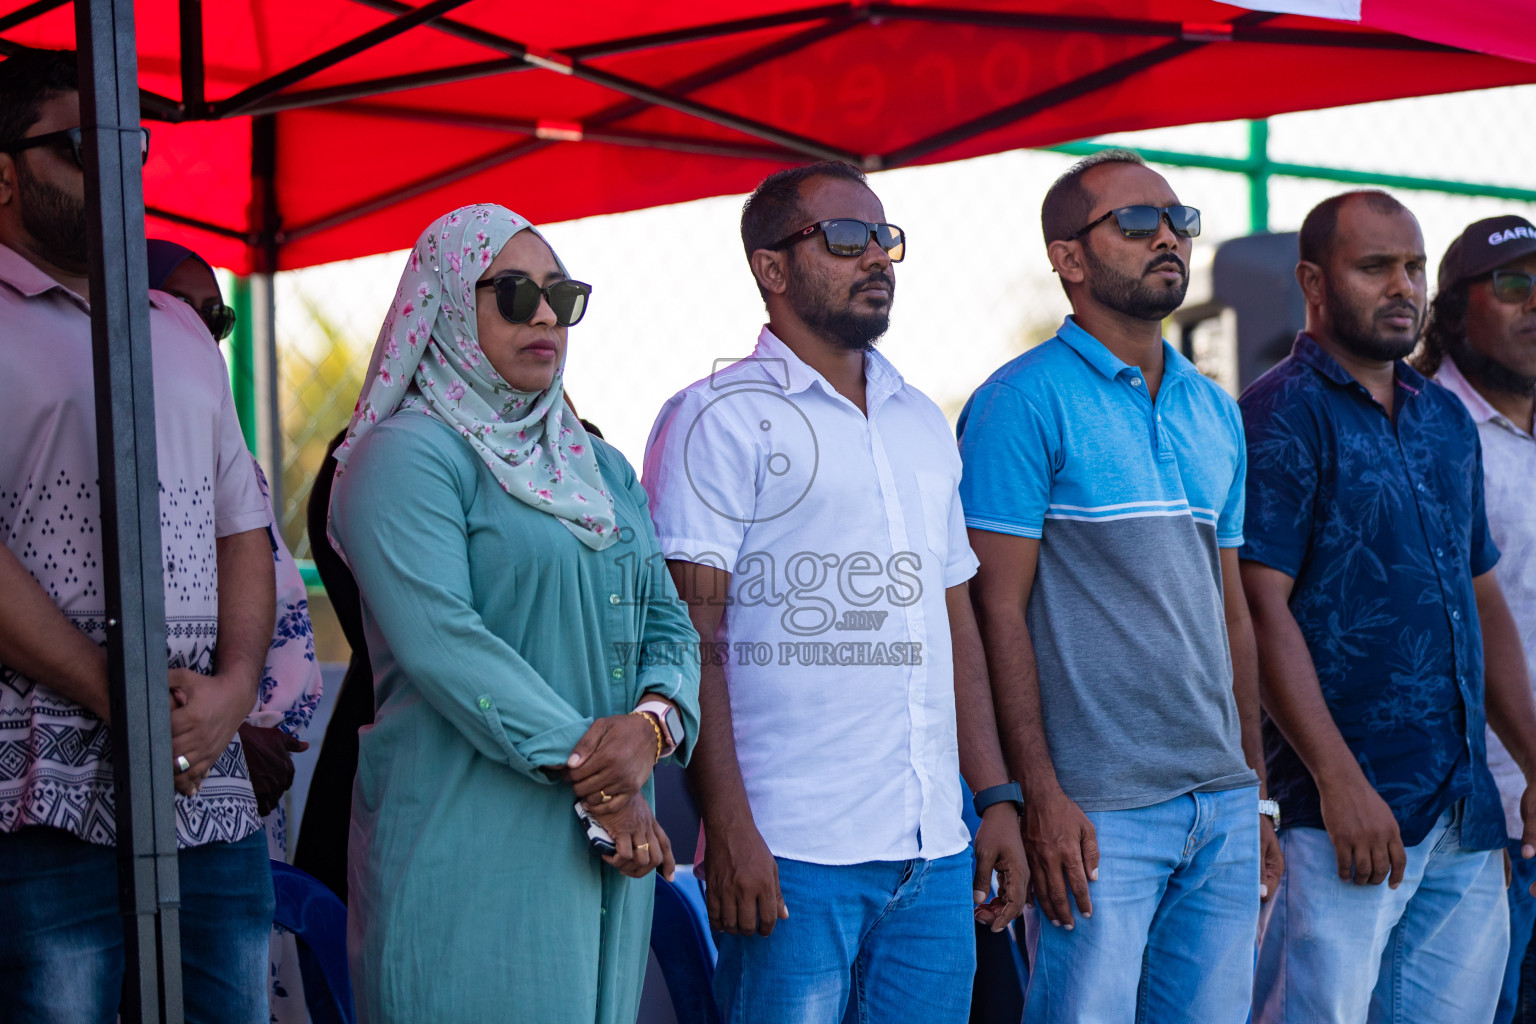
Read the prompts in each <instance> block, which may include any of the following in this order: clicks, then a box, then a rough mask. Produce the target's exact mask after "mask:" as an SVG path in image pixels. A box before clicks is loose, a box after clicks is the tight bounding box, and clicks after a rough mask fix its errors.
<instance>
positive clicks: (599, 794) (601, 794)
mask: <svg viewBox="0 0 1536 1024" xmlns="http://www.w3.org/2000/svg"><path fill="white" fill-rule="evenodd" d="M597 795H598V796H600V797H602V798H603V803H607V802H608V801H609V800H612V799H613V797H611V796H609V795H608V794H607V793H604V792H603V791H602V790H598V791H597Z"/></svg>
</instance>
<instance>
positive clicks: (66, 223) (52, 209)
mask: <svg viewBox="0 0 1536 1024" xmlns="http://www.w3.org/2000/svg"><path fill="white" fill-rule="evenodd" d="M15 167H16V186H17V193H18V196H17V198H18V199H19V200H20V204H19V205H20V208H21V226H22V227H23V228H25V229H26V232H27V234H29V235H31V236H32V241H33V244H34V245H35V246H36V252H37V255H39V256H41V257H43V259H45V260H47V261H48V262H49V263H52V264H53V265H54V266H56V267H58V268H59V269H61V270H75V271H79V272H81V273H84V272H85V269H86V267H87V265H88V263H89V255H88V248H87V242H86V237H87V235H86V222H85V203H84V202H81V201H79V200H77V199H75V198H74V197H73V196H71V195H70V194H69V193H67V192H65V191H63V190H62V189H60V188H58V187H56V186H55V185H53V184H52V183H51V182H47V181H44V180H43V179H41V178H37V177H34V176H33V175H32V174H30V173H28V171H27V169H26V168H27V163H26V161H25V160H17V161H15Z"/></svg>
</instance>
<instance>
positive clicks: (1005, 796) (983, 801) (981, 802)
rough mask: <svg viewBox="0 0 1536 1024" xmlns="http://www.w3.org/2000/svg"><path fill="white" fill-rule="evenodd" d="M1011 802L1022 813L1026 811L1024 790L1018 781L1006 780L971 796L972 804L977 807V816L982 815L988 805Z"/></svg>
mask: <svg viewBox="0 0 1536 1024" xmlns="http://www.w3.org/2000/svg"><path fill="white" fill-rule="evenodd" d="M1005 802H1006V803H1011V804H1013V805H1014V807H1015V808H1016V809H1017V810H1018V812H1019V813H1020V814H1023V813H1024V790H1023V788H1022V787H1020V785H1019V784H1018V783H1017V782H1005V783H1003V784H1002V785H1001V786H988V787H987V788H986V789H983V790H982V791H981V792H979V793H977V794H976V795H975V796H973V797H971V806H972V807H974V808H976V817H978V818H979V817H981V815H982V812H984V811H985V810H986V809H987V808H988V807H991V806H992V805H993V804H1000V803H1005Z"/></svg>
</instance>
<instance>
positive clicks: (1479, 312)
mask: <svg viewBox="0 0 1536 1024" xmlns="http://www.w3.org/2000/svg"><path fill="white" fill-rule="evenodd" d="M1413 362H1414V366H1415V368H1416V369H1417V370H1419V372H1421V373H1423V374H1425V375H1426V376H1433V377H1434V379H1435V382H1436V383H1438V384H1440V385H1442V386H1444V387H1445V388H1446V389H1447V390H1448V391H1450V392H1451V394H1453V395H1455V396H1456V397H1457V398H1459V399H1461V401H1462V404H1463V405H1465V406H1466V407H1467V411H1468V412H1469V413H1471V414H1472V419H1473V420H1474V421H1475V422H1476V423H1477V434H1478V440H1479V441H1480V442H1481V443H1482V447H1483V500H1484V503H1485V504H1486V506H1487V510H1488V532H1489V534H1490V535H1491V536H1492V537H1493V542H1494V544H1496V545H1497V546H1498V549H1499V553H1500V555H1501V558H1500V560H1499V582H1500V585H1501V586H1502V588H1503V591H1504V599H1505V600H1506V601H1508V602H1509V610H1510V611H1511V612H1512V613H1513V619H1514V622H1515V624H1516V627H1517V628H1518V629H1519V631H1520V647H1522V648H1523V649H1524V651H1525V670H1526V672H1527V673H1528V674H1529V675H1531V676H1536V436H1533V420H1536V226H1533V225H1532V224H1531V222H1530V221H1528V220H1526V219H1525V218H1523V217H1517V216H1514V215H1506V216H1502V217H1489V218H1487V219H1485V220H1480V221H1477V222H1476V223H1474V224H1471V225H1468V227H1467V229H1466V230H1465V231H1463V232H1462V233H1461V236H1460V237H1459V238H1457V239H1456V241H1454V242H1452V243H1451V245H1450V248H1448V249H1447V250H1446V251H1445V256H1444V257H1443V258H1442V259H1441V261H1440V274H1439V291H1438V294H1436V295H1435V301H1434V302H1433V303H1431V305H1430V318H1429V324H1428V325H1427V326H1426V327H1425V330H1424V343H1423V345H1422V346H1421V347H1420V349H1419V352H1418V354H1417V355H1416V356H1415V357H1414V360H1413ZM1492 625H1493V624H1492V623H1484V624H1483V630H1484V636H1485V639H1486V638H1487V632H1488V630H1489V629H1490V628H1492ZM1484 649H1485V651H1486V652H1487V656H1488V657H1489V658H1490V659H1491V658H1494V657H1497V656H1498V652H1501V651H1510V650H1513V649H1515V648H1514V645H1511V644H1500V643H1497V642H1494V643H1485V644H1484ZM1492 667H1493V666H1492V665H1490V670H1491V669H1492ZM1506 671H1507V670H1506ZM1488 770H1489V771H1490V772H1491V773H1492V774H1493V781H1494V782H1495V783H1497V785H1498V787H1499V796H1500V798H1501V799H1502V802H1503V804H1504V819H1505V827H1506V829H1508V834H1509V856H1510V861H1511V864H1512V874H1513V876H1514V877H1513V884H1511V885H1510V887H1509V961H1508V964H1507V967H1506V970H1505V974H1504V985H1503V988H1502V990H1501V991H1500V994H1499V1005H1498V1010H1497V1012H1496V1013H1495V1015H1494V1018H1493V1019H1494V1024H1511V1022H1516V1024H1524V1022H1525V1021H1527V1020H1530V1019H1532V1015H1531V1014H1530V1013H1529V1011H1527V1010H1525V1009H1524V1008H1523V1005H1524V1003H1525V1002H1529V1001H1530V1000H1531V999H1532V998H1533V997H1536V991H1533V988H1536V986H1533V981H1536V977H1533V975H1536V957H1533V955H1532V953H1531V952H1528V951H1529V950H1530V948H1531V931H1532V927H1533V925H1536V897H1533V896H1532V894H1531V892H1530V891H1529V889H1530V886H1531V883H1532V882H1536V848H1532V847H1531V846H1530V845H1528V844H1526V843H1524V842H1522V840H1521V835H1522V833H1523V832H1524V830H1525V825H1524V822H1523V820H1522V818H1521V814H1520V800H1521V798H1522V797H1523V796H1524V794H1525V789H1526V786H1525V772H1524V771H1522V769H1521V766H1520V765H1518V764H1516V763H1515V759H1514V758H1513V757H1511V756H1510V753H1509V751H1508V749H1506V748H1505V746H1504V744H1503V743H1501V742H1500V741H1499V738H1498V737H1497V736H1495V735H1494V733H1493V730H1492V729H1489V730H1488ZM1522 987H1523V988H1524V989H1525V992H1524V999H1523V1000H1522V999H1521V995H1522V993H1521V989H1522ZM1517 1007H1519V1009H1518V1011H1517Z"/></svg>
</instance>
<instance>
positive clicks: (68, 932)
mask: <svg viewBox="0 0 1536 1024" xmlns="http://www.w3.org/2000/svg"><path fill="white" fill-rule="evenodd" d="M178 863H179V870H180V874H181V912H180V919H181V974H182V981H181V985H182V999H183V1003H184V1005H185V1009H186V1020H187V1024H205V1022H206V1024H267V1021H268V1014H267V972H268V967H269V965H268V952H269V949H268V946H269V943H268V936H269V935H270V934H271V931H272V911H273V898H272V868H271V864H270V863H269V862H268V860H267V839H266V836H265V835H264V834H263V833H261V832H257V833H255V834H253V835H250V836H248V837H246V838H245V839H242V840H241V841H240V842H238V843H209V844H208V845H206V846H197V847H193V848H191V849H186V850H182V851H181V853H180V856H179V858H178ZM0 907H3V908H4V910H3V912H0V916H3V917H4V920H5V924H4V926H3V927H0V993H3V996H0V1024H56V1022H60V1021H70V1022H71V1024H74V1022H79V1024H113V1021H115V1020H116V1019H117V1009H118V1003H119V1002H120V1001H121V998H122V992H123V971H124V962H123V961H124V957H123V915H122V910H121V907H120V904H119V902H118V894H117V851H116V850H115V849H114V848H112V847H110V846H97V845H95V844H94V843H87V842H85V841H83V840H80V839H76V838H75V837H74V836H73V835H70V834H69V833H68V832H65V831H63V830H61V829H55V828H38V827H31V828H23V829H20V830H18V831H16V832H8V833H0Z"/></svg>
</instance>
